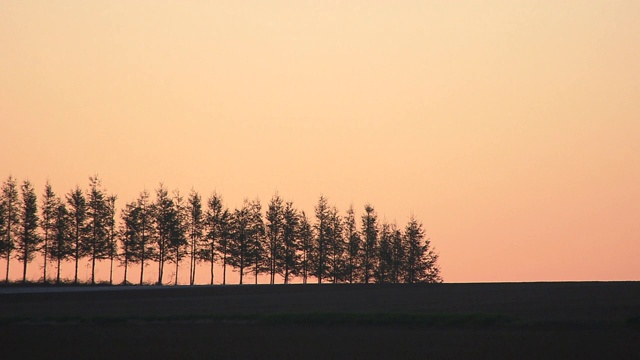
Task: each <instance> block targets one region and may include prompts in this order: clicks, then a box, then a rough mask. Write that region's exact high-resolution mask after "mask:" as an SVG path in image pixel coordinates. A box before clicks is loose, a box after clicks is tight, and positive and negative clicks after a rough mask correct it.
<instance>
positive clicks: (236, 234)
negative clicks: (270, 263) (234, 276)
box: [228, 199, 252, 285]
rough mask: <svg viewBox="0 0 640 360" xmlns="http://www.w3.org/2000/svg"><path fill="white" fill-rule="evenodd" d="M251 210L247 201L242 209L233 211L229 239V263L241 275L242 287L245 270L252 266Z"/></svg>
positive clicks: (240, 282)
mask: <svg viewBox="0 0 640 360" xmlns="http://www.w3.org/2000/svg"><path fill="white" fill-rule="evenodd" d="M250 225H251V209H250V204H249V201H248V200H247V199H245V200H244V202H243V204H242V207H241V208H240V209H235V210H234V211H233V216H232V217H231V237H230V239H229V244H228V245H229V246H228V250H229V257H228V263H229V265H231V266H232V267H233V268H235V269H237V271H238V273H239V274H240V279H239V284H240V285H242V283H243V277H244V273H245V269H246V268H247V267H248V266H249V265H250V258H249V254H248V253H249V248H250V245H249V243H250V241H251V240H252V239H251V231H250Z"/></svg>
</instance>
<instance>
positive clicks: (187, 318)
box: [0, 282, 640, 359]
mask: <svg viewBox="0 0 640 360" xmlns="http://www.w3.org/2000/svg"><path fill="white" fill-rule="evenodd" d="M67 290H69V291H67ZM1 291H3V292H4V293H2V292H0V304H1V306H0V322H1V323H2V325H0V345H1V348H2V349H3V351H4V354H11V357H12V358H33V357H41V356H42V357H44V356H48V357H53V358H69V356H72V357H74V358H76V357H80V358H86V357H93V358H113V357H114V356H119V357H125V358H138V359H140V358H150V357H155V358H214V357H215V358H273V359H297V358H318V359H320V358H399V357H401V358H428V357H435V358H450V359H465V358H497V357H501V358H504V357H508V358H531V359H534V358H576V359H585V358H637V357H638V356H640V283H637V282H618V283H522V284H438V285H321V286H319V285H306V286H302V285H287V286H284V285H276V286H266V285H265V286H214V287H195V288H193V287H191V288H190V287H160V288H156V287H149V288H145V287H127V288H124V289H120V288H118V289H115V288H105V289H97V288H91V291H79V290H77V288H70V289H58V288H44V289H43V288H32V289H19V288H14V289H10V288H4V289H2V290H1Z"/></svg>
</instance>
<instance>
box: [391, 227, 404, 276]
mask: <svg viewBox="0 0 640 360" xmlns="http://www.w3.org/2000/svg"><path fill="white" fill-rule="evenodd" d="M390 230H391V281H393V282H394V283H400V282H402V281H403V279H404V278H405V274H404V268H405V266H404V265H405V263H406V262H407V259H406V249H405V248H406V246H405V241H404V236H403V235H402V231H401V230H400V229H398V227H397V226H396V225H395V224H394V225H391V229H390Z"/></svg>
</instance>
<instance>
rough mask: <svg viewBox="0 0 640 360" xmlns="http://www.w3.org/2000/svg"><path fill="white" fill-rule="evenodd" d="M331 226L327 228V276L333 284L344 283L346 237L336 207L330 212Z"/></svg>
mask: <svg viewBox="0 0 640 360" xmlns="http://www.w3.org/2000/svg"><path fill="white" fill-rule="evenodd" d="M328 220H329V225H328V226H327V239H328V243H327V245H328V246H327V255H328V256H327V258H328V271H327V276H328V277H329V278H330V279H331V282H332V283H334V284H335V283H338V282H342V281H344V278H345V261H344V260H345V259H344V250H345V243H344V236H343V226H342V225H343V224H342V217H341V216H340V214H339V213H338V209H337V208H336V207H335V206H334V207H332V208H331V210H330V211H329V219H328Z"/></svg>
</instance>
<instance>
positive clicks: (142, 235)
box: [121, 190, 156, 285]
mask: <svg viewBox="0 0 640 360" xmlns="http://www.w3.org/2000/svg"><path fill="white" fill-rule="evenodd" d="M122 221H123V227H122V234H121V241H122V242H123V249H124V259H125V261H126V265H125V272H126V270H127V265H128V262H129V261H130V262H132V263H136V264H140V281H139V283H140V285H142V283H143V281H144V268H145V266H146V265H147V261H149V260H152V259H154V258H155V257H156V247H155V244H156V240H155V238H156V232H155V231H156V229H155V226H154V214H153V204H152V203H151V201H150V200H149V192H147V190H144V191H143V192H141V193H140V195H139V196H138V199H137V200H136V201H135V202H132V203H129V204H127V207H126V208H125V210H124V211H123V213H122ZM124 281H125V283H126V281H127V278H126V275H125V278H124Z"/></svg>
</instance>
